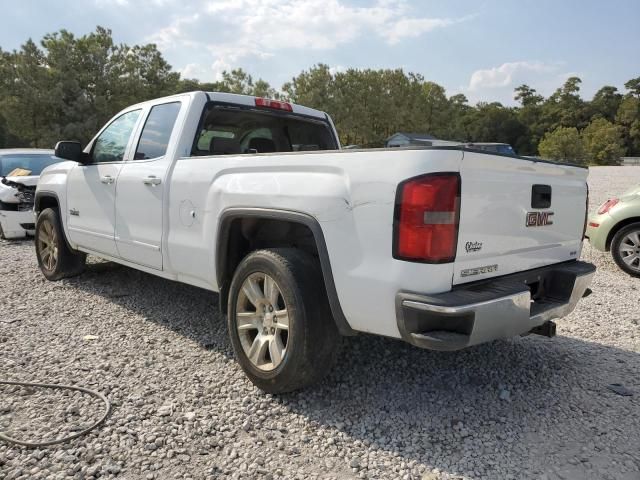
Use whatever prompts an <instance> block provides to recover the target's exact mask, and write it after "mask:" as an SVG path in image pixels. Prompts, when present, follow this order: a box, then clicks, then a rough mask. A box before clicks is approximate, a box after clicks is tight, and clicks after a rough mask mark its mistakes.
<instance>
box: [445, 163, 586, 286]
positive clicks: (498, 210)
mask: <svg viewBox="0 0 640 480" xmlns="http://www.w3.org/2000/svg"><path fill="white" fill-rule="evenodd" d="M460 175H461V200H460V227H459V233H458V244H457V255H456V260H455V264H454V277H453V283H454V284H459V283H466V282H471V281H476V280H480V279H483V278H490V277H495V276H501V275H507V274H509V273H514V272H519V271H523V270H529V269H533V268H537V267H541V266H546V265H550V264H553V263H558V262H563V261H567V260H574V259H576V258H578V257H579V255H580V251H581V247H582V234H583V228H584V221H585V211H586V199H587V185H586V179H587V175H588V170H587V169H586V168H579V167H569V166H564V165H557V164H551V163H545V162H535V161H529V160H525V159H520V158H512V157H508V156H499V155H492V154H484V153H474V152H468V151H465V152H464V157H463V160H462V165H461V169H460Z"/></svg>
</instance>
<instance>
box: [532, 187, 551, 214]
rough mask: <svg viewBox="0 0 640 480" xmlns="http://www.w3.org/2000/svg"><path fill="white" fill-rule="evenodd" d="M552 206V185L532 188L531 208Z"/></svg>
mask: <svg viewBox="0 0 640 480" xmlns="http://www.w3.org/2000/svg"><path fill="white" fill-rule="evenodd" d="M550 206H551V185H534V186H532V187H531V208H549V207H550Z"/></svg>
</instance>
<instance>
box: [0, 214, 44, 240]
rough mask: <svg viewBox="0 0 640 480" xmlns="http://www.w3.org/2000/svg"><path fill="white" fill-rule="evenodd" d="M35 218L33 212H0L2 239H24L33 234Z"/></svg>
mask: <svg viewBox="0 0 640 480" xmlns="http://www.w3.org/2000/svg"><path fill="white" fill-rule="evenodd" d="M35 221H36V217H35V214H34V213H33V210H24V211H15V210H0V227H2V232H3V233H4V237H5V238H8V239H11V238H24V237H26V236H27V235H33V234H34V233H35V231H34V229H35Z"/></svg>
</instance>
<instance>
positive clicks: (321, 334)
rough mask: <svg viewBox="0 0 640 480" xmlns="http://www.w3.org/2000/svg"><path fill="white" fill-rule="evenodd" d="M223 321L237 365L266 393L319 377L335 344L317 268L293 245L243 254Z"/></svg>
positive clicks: (326, 370)
mask: <svg viewBox="0 0 640 480" xmlns="http://www.w3.org/2000/svg"><path fill="white" fill-rule="evenodd" d="M228 325H229V335H230V337H231V343H232V344H233V348H234V351H235V353H236V357H237V358H238V362H239V363H240V366H241V367H242V369H243V370H244V372H245V373H246V375H247V376H248V377H249V379H250V380H251V381H252V382H253V383H254V384H255V385H256V386H257V387H258V388H260V389H261V390H263V391H265V392H268V393H284V392H290V391H292V390H297V389H300V388H303V387H305V386H307V385H310V384H312V383H315V382H317V381H319V380H320V379H322V377H324V376H325V375H326V374H327V373H329V371H330V370H331V366H332V365H333V362H334V360H335V357H336V355H337V350H338V348H339V344H340V334H339V333H338V329H337V327H336V325H335V322H334V321H333V318H332V316H331V311H330V308H329V305H328V301H327V296H326V293H325V290H324V283H323V282H322V275H321V272H320V269H319V266H318V265H317V262H316V261H314V259H313V257H311V256H310V255H308V254H306V253H304V252H302V251H299V250H297V249H293V248H282V249H269V250H258V251H255V252H253V253H251V254H249V255H248V256H247V257H245V259H244V260H243V261H242V262H241V263H240V265H239V266H238V268H237V270H236V272H235V274H234V277H233V281H232V282H231V287H230V289H229V305H228Z"/></svg>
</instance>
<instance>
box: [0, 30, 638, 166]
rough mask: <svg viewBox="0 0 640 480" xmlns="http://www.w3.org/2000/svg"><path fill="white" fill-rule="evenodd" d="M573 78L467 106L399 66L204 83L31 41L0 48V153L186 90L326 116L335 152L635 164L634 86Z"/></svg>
mask: <svg viewBox="0 0 640 480" xmlns="http://www.w3.org/2000/svg"><path fill="white" fill-rule="evenodd" d="M580 84H581V80H580V78H578V77H571V78H568V79H567V80H566V81H565V83H564V84H563V85H561V86H560V87H559V88H558V89H557V90H556V91H555V92H554V93H553V94H552V95H550V96H549V97H547V98H545V97H544V96H542V95H540V94H539V93H538V92H536V90H535V89H534V88H532V87H530V86H528V85H521V86H519V87H518V88H516V89H515V91H514V99H515V100H516V101H517V102H518V105H517V106H515V107H510V106H504V105H502V104H501V103H498V102H480V103H478V104H477V105H475V106H474V105H470V104H469V102H468V100H467V98H466V97H465V95H463V94H457V95H452V96H447V93H446V90H445V89H444V88H443V87H442V86H440V85H438V84H436V83H434V82H431V81H428V80H426V79H425V78H424V77H423V76H422V75H420V74H415V73H406V72H404V71H403V70H402V69H381V70H372V69H353V68H351V69H348V70H345V71H339V72H334V71H332V70H331V69H330V68H329V66H327V65H323V64H318V65H315V66H313V67H311V68H310V69H308V70H306V71H303V72H301V73H300V74H299V75H297V76H296V77H294V78H293V79H291V81H289V82H287V83H285V84H284V85H282V86H281V88H280V89H276V88H274V87H273V86H271V85H270V84H269V83H268V82H267V81H265V80H263V79H254V78H253V77H252V76H251V75H250V74H248V73H247V72H245V71H243V70H242V69H234V70H232V71H230V72H224V73H223V74H222V79H221V80H220V81H216V82H209V83H203V82H200V81H198V80H195V79H185V78H181V76H180V74H179V73H178V72H175V71H173V69H172V67H171V65H169V64H168V63H167V61H166V60H165V59H164V58H163V56H162V54H161V52H160V51H159V50H158V49H157V48H156V46H155V45H154V44H147V45H134V46H129V45H125V44H116V43H115V42H114V40H113V38H112V34H111V31H110V30H108V29H105V28H102V27H97V28H96V30H95V31H94V32H92V33H90V34H87V35H83V36H80V37H77V36H75V35H73V34H72V33H70V32H68V31H66V30H61V31H59V32H55V33H51V34H47V35H45V36H44V37H43V38H42V40H41V41H40V42H39V44H36V43H35V42H34V41H32V40H28V41H27V42H26V43H25V44H24V45H22V46H21V47H20V48H19V49H17V50H14V51H4V50H2V48H1V47H0V148H2V147H18V146H19V147H40V148H51V147H52V146H53V145H54V144H55V142H56V141H57V140H59V139H75V140H79V141H80V142H88V141H89V140H90V138H91V137H92V135H93V134H94V133H95V132H96V131H97V130H98V129H99V128H100V127H101V126H102V125H103V124H104V123H105V122H106V121H107V120H108V119H109V118H110V117H111V116H113V115H114V114H115V113H117V112H118V111H119V110H121V109H122V108H124V107H126V106H128V105H131V104H133V103H137V102H140V101H144V100H148V99H152V98H156V97H160V96H164V95H170V94H174V93H181V92H187V91H192V90H206V91H221V92H233V93H244V94H249V95H257V96H266V97H272V98H279V99H284V100H290V101H292V102H295V103H300V104H303V105H306V106H309V107H313V108H317V109H320V110H323V111H326V112H328V113H329V114H330V115H331V116H332V118H333V120H334V122H335V124H336V128H337V130H338V132H339V134H340V139H341V142H342V143H343V144H344V145H348V144H357V145H360V146H362V147H378V146H382V145H384V141H385V139H386V138H388V137H389V136H391V135H392V134H393V133H395V132H398V131H411V132H422V133H429V134H431V135H434V136H435V137H437V138H441V139H446V140H457V141H464V142H503V143H508V144H511V145H512V146H513V147H514V148H515V150H516V151H517V152H518V153H519V154H521V155H541V156H543V157H546V158H552V159H561V160H570V161H574V162H584V163H594V164H612V163H616V162H617V161H618V159H619V158H620V157H621V156H623V155H625V154H626V155H629V156H638V155H640V77H638V78H635V79H631V80H629V81H628V82H626V83H625V91H624V92H620V91H618V89H617V88H616V87H613V86H609V85H606V86H603V87H602V88H601V89H600V90H598V91H597V92H596V94H595V95H594V96H593V98H592V99H591V100H585V99H583V98H582V97H581V96H580Z"/></svg>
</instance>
